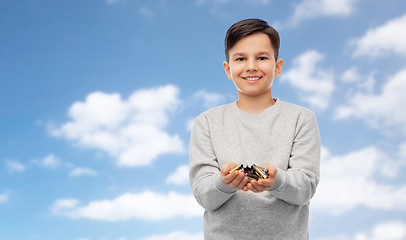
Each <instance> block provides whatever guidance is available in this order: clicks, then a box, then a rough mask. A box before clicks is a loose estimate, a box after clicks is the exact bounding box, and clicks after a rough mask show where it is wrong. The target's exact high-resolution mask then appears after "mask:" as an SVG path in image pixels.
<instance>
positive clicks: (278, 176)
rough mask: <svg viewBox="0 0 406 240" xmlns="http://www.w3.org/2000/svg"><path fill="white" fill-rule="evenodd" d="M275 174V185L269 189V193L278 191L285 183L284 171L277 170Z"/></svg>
mask: <svg viewBox="0 0 406 240" xmlns="http://www.w3.org/2000/svg"><path fill="white" fill-rule="evenodd" d="M277 170H278V171H277V173H276V176H275V178H276V179H275V185H273V186H272V187H271V189H269V191H272V190H276V191H278V189H279V188H280V187H281V186H282V185H283V184H284V183H285V179H286V176H285V171H283V170H282V169H280V168H277Z"/></svg>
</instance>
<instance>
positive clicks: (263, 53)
mask: <svg viewBox="0 0 406 240" xmlns="http://www.w3.org/2000/svg"><path fill="white" fill-rule="evenodd" d="M245 55H246V54H245V53H243V52H236V53H234V54H233V56H232V57H237V56H245ZM255 55H267V56H272V54H271V53H270V52H268V51H262V52H258V53H257V54H255Z"/></svg>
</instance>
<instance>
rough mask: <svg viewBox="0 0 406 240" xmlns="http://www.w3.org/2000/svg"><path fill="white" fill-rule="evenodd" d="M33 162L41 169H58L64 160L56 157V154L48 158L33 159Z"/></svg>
mask: <svg viewBox="0 0 406 240" xmlns="http://www.w3.org/2000/svg"><path fill="white" fill-rule="evenodd" d="M31 162H33V163H34V164H35V165H37V166H39V167H44V168H57V167H59V166H60V164H61V163H62V160H61V159H60V158H58V157H57V156H55V155H54V154H49V155H48V156H46V157H44V158H41V159H38V158H36V159H33V160H32V161H31Z"/></svg>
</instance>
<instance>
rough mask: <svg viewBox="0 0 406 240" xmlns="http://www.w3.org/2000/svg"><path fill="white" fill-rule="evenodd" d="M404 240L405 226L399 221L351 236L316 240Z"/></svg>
mask: <svg viewBox="0 0 406 240" xmlns="http://www.w3.org/2000/svg"><path fill="white" fill-rule="evenodd" d="M404 239H406V224H405V223H403V222H399V221H392V222H386V223H381V224H378V225H376V226H375V227H373V228H372V229H371V230H370V231H365V232H359V233H357V234H355V235H353V236H349V235H347V234H341V235H338V236H332V237H327V238H319V239H316V240H404Z"/></svg>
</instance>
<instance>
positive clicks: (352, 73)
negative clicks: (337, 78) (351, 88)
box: [341, 67, 362, 82]
mask: <svg viewBox="0 0 406 240" xmlns="http://www.w3.org/2000/svg"><path fill="white" fill-rule="evenodd" d="M361 78H362V76H361V74H360V73H359V72H358V68H357V67H351V68H349V69H347V70H346V71H344V73H343V75H342V76H341V80H342V81H343V82H358V81H359V80H361Z"/></svg>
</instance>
